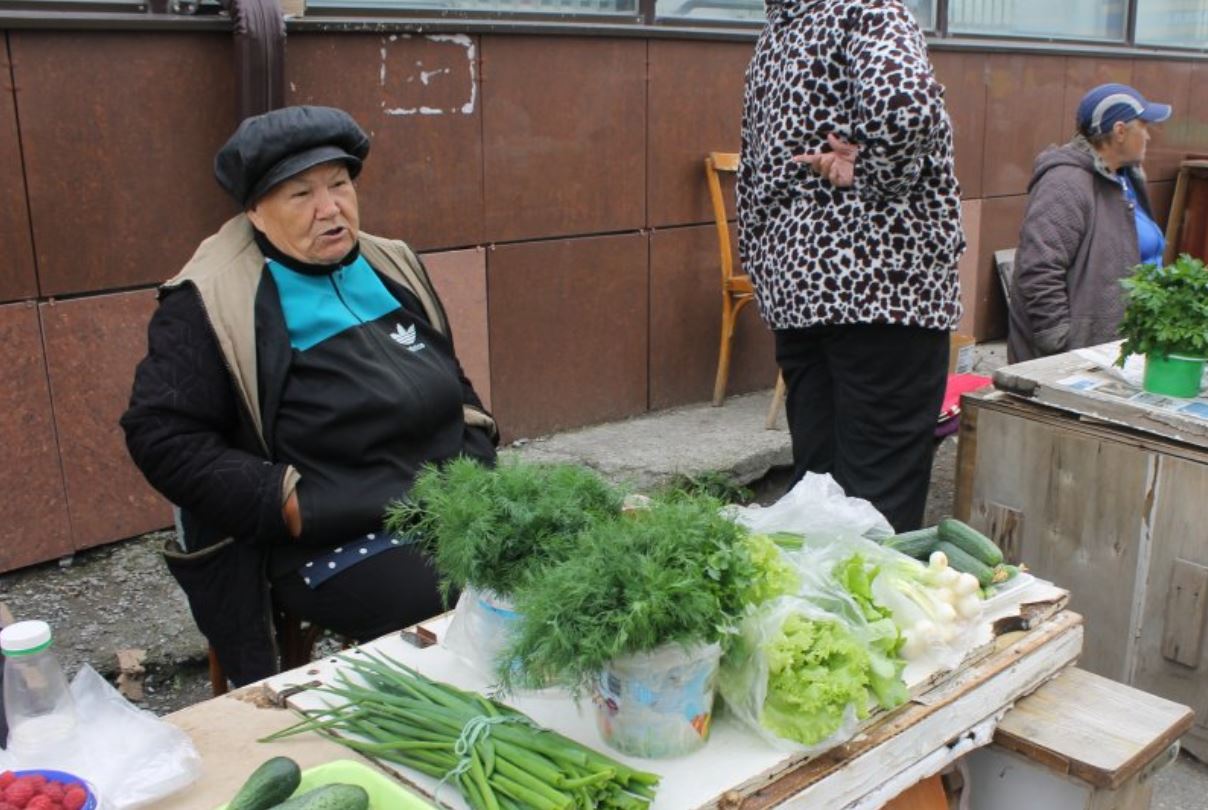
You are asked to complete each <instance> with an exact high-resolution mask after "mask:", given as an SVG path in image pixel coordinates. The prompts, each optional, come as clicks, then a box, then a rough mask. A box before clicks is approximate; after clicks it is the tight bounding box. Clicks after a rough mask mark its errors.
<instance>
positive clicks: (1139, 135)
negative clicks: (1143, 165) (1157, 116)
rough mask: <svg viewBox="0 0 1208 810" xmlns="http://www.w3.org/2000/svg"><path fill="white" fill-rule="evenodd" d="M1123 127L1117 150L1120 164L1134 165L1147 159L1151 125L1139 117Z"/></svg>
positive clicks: (1122, 125) (1120, 125)
mask: <svg viewBox="0 0 1208 810" xmlns="http://www.w3.org/2000/svg"><path fill="white" fill-rule="evenodd" d="M1117 126H1119V127H1123V132H1122V133H1119V132H1118V133H1117V134H1121V135H1122V137H1121V138H1119V139H1118V147H1117V152H1118V155H1119V158H1120V161H1119V162H1120V165H1122V166H1132V165H1136V164H1138V163H1140V162H1141V161H1143V160H1145V147H1146V146H1148V145H1149V138H1150V135H1149V125H1148V124H1146V123H1145V122H1144V121H1142V120H1141V119H1139V118H1134V119H1133V120H1132V121H1129V122H1128V123H1127V124H1119V125H1117Z"/></svg>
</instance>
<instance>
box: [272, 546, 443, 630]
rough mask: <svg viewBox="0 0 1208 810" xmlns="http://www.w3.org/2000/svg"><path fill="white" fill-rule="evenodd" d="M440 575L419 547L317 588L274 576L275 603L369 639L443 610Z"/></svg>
mask: <svg viewBox="0 0 1208 810" xmlns="http://www.w3.org/2000/svg"><path fill="white" fill-rule="evenodd" d="M437 584H438V577H437V573H436V570H435V569H434V568H433V567H432V565H431V563H430V562H429V561H428V559H427V557H425V556H424V555H423V554H422V553H420V551H419V550H418V549H417V548H415V547H414V546H400V547H398V548H391V549H387V550H386V551H383V552H381V553H379V554H375V555H374V556H372V557H370V558H369V559H367V560H364V561H363V562H359V563H357V564H356V565H353V566H351V567H350V568H348V569H347V570H345V571H343V572H341V573H339V574H337V575H336V576H334V577H332V578H331V579H329V580H327V581H326V582H324V583H323V584H322V585H319V586H318V587H317V588H311V587H310V586H309V585H307V584H306V583H305V582H303V580H302V577H301V575H299V574H298V573H296V572H295V571H289V572H287V573H284V574H281V575H280V576H277V577H274V578H273V580H272V591H273V603H274V604H275V605H276V606H277V607H280V608H284V609H285V610H288V611H289V612H290V613H293V614H294V615H296V616H300V617H301V618H303V619H305V620H307V621H309V622H313V623H314V624H317V625H318V626H319V627H322V628H324V629H325V630H331V631H332V632H334V633H338V634H339V635H341V636H344V637H345V638H349V639H354V640H356V641H369V640H370V639H374V638H377V637H378V636H381V635H385V634H386V633H389V632H391V631H394V630H401V629H402V628H404V627H407V626H409V625H412V624H415V623H416V622H418V621H422V620H424V619H427V618H429V617H431V616H434V615H436V614H437V613H440V612H441V610H443V605H442V602H441V599H440V594H439V592H438V590H437Z"/></svg>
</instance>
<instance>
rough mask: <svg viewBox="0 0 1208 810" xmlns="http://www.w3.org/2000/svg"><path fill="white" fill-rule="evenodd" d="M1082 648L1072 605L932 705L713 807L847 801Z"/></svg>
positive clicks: (908, 710)
mask: <svg viewBox="0 0 1208 810" xmlns="http://www.w3.org/2000/svg"><path fill="white" fill-rule="evenodd" d="M1081 648H1082V617H1081V616H1079V615H1078V614H1076V613H1072V612H1069V611H1067V612H1065V613H1062V614H1060V615H1058V616H1056V617H1054V618H1053V620H1052V621H1050V622H1048V623H1046V624H1045V625H1043V626H1041V627H1039V628H1037V629H1036V630H1034V631H1032V632H1030V633H1026V634H1024V635H1023V636H1022V637H1021V638H1020V640H1019V641H1018V642H1016V643H1015V644H1013V645H1011V646H1010V647H1008V648H1007V649H1005V650H1003V651H1002V652H1000V653H998V654H996V655H993V656H991V657H989V658H987V659H986V660H985V661H983V662H982V663H981V664H979V665H978V666H976V667H973V668H972V669H969V670H967V671H964V672H962V673H961V674H960V675H959V677H961V678H964V679H966V682H967V684H968V686H969V688H967V689H964V690H960V691H955V692H953V694H952V695H951V696H950V698H949V699H948V700H945V701H942V702H938V703H934V704H931V705H921V704H915V703H912V704H909V705H907V706H904V707H902V708H901V709H899V710H897V711H896V712H895V713H893V714H891V715H889V717H887V718H886V720H885V721H884V722H882V723H880V724H878V725H877V726H876V727H874V728H872V729H870V730H869V732H868V733H867V734H865V735H864V736H862V737H861V738H858V739H855V740H852V741H851V742H849V743H847V744H846V745H842V746H839V747H838V748H836V749H835V750H833V751H831V752H828V753H826V754H823V755H822V756H820V757H817V758H815V759H812V760H808V761H806V762H803V763H800V764H798V765H796V766H793V767H790V768H788V769H786V770H785V771H783V772H781V773H776V774H767V775H764V776H762V777H759V778H757V779H754V780H751V781H749V782H747V783H745V784H743V785H741V786H739V787H737V788H736V789H735V790H734V791H731V792H730V793H729V794H726V795H725V796H722V797H718V800H716V801H715V802H713V803H710V804H708V805H705V807H706V808H713V807H718V808H726V809H727V810H729V809H730V808H735V809H736V810H764V808H771V807H777V808H801V809H802V810H805V808H820V807H825V808H842V807H846V806H847V805H849V804H851V803H853V802H856V801H858V800H859V799H860V797H861V796H864V795H865V794H867V793H869V792H871V791H872V790H874V789H876V787H877V786H878V785H879V784H881V783H882V782H884V781H885V780H886V779H887V778H889V777H891V776H892V775H893V774H895V773H897V772H899V771H901V770H904V769H905V768H907V767H909V766H910V764H911V763H913V762H914V761H915V760H917V759H918V757H919V755H920V753H926V752H930V751H932V750H935V749H936V748H938V747H940V746H942V745H944V744H945V743H946V742H948V741H950V740H951V739H953V738H954V737H955V736H958V734H954V729H959V730H961V731H963V730H967V729H969V728H971V727H972V726H974V725H976V724H977V723H979V722H981V721H982V720H984V719H985V718H987V717H989V716H991V715H993V714H994V713H995V712H997V711H1000V710H1001V708H1002V707H1003V706H1006V705H1008V704H1010V703H1011V702H1013V701H1015V700H1017V699H1018V698H1020V697H1022V696H1023V695H1026V694H1029V693H1030V692H1032V691H1033V690H1035V689H1036V688H1037V687H1038V686H1039V685H1040V684H1042V683H1044V682H1045V681H1046V680H1048V679H1049V678H1051V677H1052V676H1053V675H1055V674H1056V673H1058V672H1060V671H1061V670H1062V669H1063V668H1065V667H1066V666H1068V665H1069V664H1070V663H1072V662H1073V660H1074V659H1075V658H1076V657H1077V655H1078V652H1079V651H1080V650H1081Z"/></svg>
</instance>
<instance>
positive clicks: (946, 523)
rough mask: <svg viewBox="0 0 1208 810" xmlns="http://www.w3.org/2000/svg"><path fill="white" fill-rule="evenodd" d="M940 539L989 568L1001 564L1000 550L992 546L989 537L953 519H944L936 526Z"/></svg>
mask: <svg viewBox="0 0 1208 810" xmlns="http://www.w3.org/2000/svg"><path fill="white" fill-rule="evenodd" d="M938 528H939V531H940V539H941V540H947V541H948V542H949V543H951V544H952V545H954V546H958V547H960V548H962V549H964V551H965V553H967V554H971V555H973V556H974V557H976V558H977V559H979V560H981V561H982V562H983V563H985V564H986V565H988V566H990V567H994V566H996V565H1000V564H1001V563H1002V549H1000V548H999V547H998V546H996V545H994V543H993V542H992V541H991V540H990V538H989V537H986V536H985V535H984V534H982V533H981V532H979V531H978V530H977V529H974V528H973V527H971V526H969V525H967V524H964V523H961V522H960V521H959V520H956V519H955V518H944V519H943V520H941V521H940V524H939V526H938Z"/></svg>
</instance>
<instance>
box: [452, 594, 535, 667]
mask: <svg viewBox="0 0 1208 810" xmlns="http://www.w3.org/2000/svg"><path fill="white" fill-rule="evenodd" d="M519 621H520V614H518V613H517V612H516V611H515V610H513V609H512V603H511V602H510V601H509V600H507V599H505V598H504V597H502V596H499V595H498V594H496V593H494V592H492V591H487V590H481V591H480V590H476V589H474V588H466V589H465V590H464V591H462V592H461V596H460V597H459V598H458V600H457V607H456V609H455V611H454V613H453V621H452V622H450V623H449V629H448V631H446V633H445V637H444V641H443V644H444V646H445V648H446V649H448V650H450V651H451V652H453V653H454V654H456V655H457V656H459V657H460V658H462V659H463V660H464V661H465V662H466V663H468V664H470V665H471V666H472V667H474V669H476V670H477V671H478V672H480V673H481V674H483V675H487V676H490V677H493V676H494V675H495V674H496V667H497V664H498V660H497V659H498V658H499V655H500V654H501V653H502V652H503V649H504V647H506V646H507V644H508V642H509V641H511V637H512V633H513V632H514V630H515V629H516V625H517V622H519Z"/></svg>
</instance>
